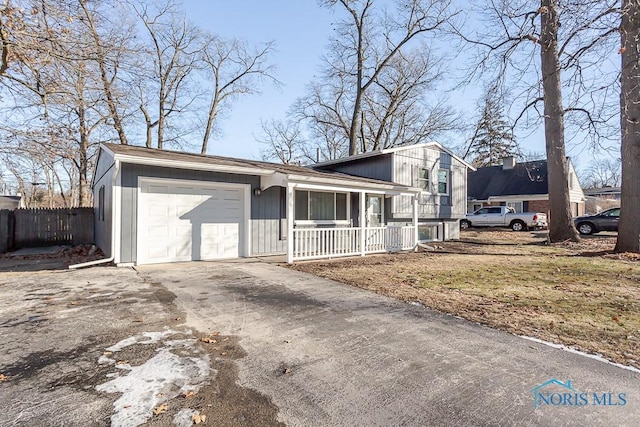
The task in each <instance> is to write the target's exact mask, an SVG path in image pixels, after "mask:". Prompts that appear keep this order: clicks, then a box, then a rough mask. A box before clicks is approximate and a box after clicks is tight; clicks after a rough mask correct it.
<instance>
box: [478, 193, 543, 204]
mask: <svg viewBox="0 0 640 427" xmlns="http://www.w3.org/2000/svg"><path fill="white" fill-rule="evenodd" d="M512 200H514V201H517V202H520V201H523V202H526V201H529V200H549V195H548V194H516V195H513V196H490V197H489V199H488V200H487V202H509V201H512Z"/></svg>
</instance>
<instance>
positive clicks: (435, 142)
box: [425, 141, 477, 172]
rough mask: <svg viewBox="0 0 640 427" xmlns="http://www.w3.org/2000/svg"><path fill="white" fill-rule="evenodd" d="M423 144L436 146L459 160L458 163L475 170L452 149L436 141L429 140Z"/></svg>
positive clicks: (474, 169)
mask: <svg viewBox="0 0 640 427" xmlns="http://www.w3.org/2000/svg"><path fill="white" fill-rule="evenodd" d="M425 145H431V146H434V145H435V146H436V147H438V148H439V149H440V150H442V151H444V152H445V153H447V154H448V155H450V156H451V157H453V158H454V159H456V160H457V161H459V162H460V163H462V164H463V165H465V166H466V167H467V168H468V169H471V170H472V171H474V172H475V171H476V170H477V169H476V168H474V167H473V166H471V165H470V164H469V163H467V162H466V161H464V159H463V158H462V157H460V156H458V155H457V154H455V153H454V152H453V151H451V150H449V149H448V148H447V147H445V146H444V145H442V144H440V143H439V142H438V141H431V142H427V143H426V144H425Z"/></svg>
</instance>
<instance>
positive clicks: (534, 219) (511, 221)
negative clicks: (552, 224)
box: [460, 206, 547, 231]
mask: <svg viewBox="0 0 640 427" xmlns="http://www.w3.org/2000/svg"><path fill="white" fill-rule="evenodd" d="M469 227H509V228H511V229H512V230H513V231H527V230H528V229H530V228H546V227H547V215H546V214H544V213H540V212H522V213H516V211H515V210H514V209H513V208H512V207H509V206H490V207H486V208H481V209H478V210H477V211H475V212H474V213H470V214H467V217H466V219H462V220H460V228H461V229H463V230H465V229H467V228H469Z"/></svg>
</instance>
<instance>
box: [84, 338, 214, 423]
mask: <svg viewBox="0 0 640 427" xmlns="http://www.w3.org/2000/svg"><path fill="white" fill-rule="evenodd" d="M169 332H171V333H175V331H166V332H162V333H148V334H143V336H144V337H146V338H149V339H150V341H140V342H139V343H140V344H149V343H150V342H157V341H158V340H160V339H161V338H162V337H164V336H167V335H170V333H169ZM132 338H134V337H132ZM124 341H126V343H125V344H127V346H128V345H132V344H131V343H130V341H127V340H123V341H121V342H120V343H118V344H116V345H115V346H113V347H117V346H119V345H121V343H123V342H124ZM185 341H187V340H174V341H171V342H170V343H164V344H165V346H164V347H161V348H159V349H158V350H157V351H156V354H155V355H154V356H153V357H152V358H151V359H149V360H147V361H146V362H145V363H143V364H142V365H140V366H131V365H128V364H126V365H117V366H116V367H117V368H121V369H127V370H129V372H128V373H127V374H126V375H124V376H118V377H117V378H113V379H112V380H110V381H108V382H106V383H103V384H100V385H98V386H97V387H96V390H97V391H101V392H105V393H122V395H121V396H120V398H119V399H118V400H116V401H115V402H114V404H113V406H114V414H113V415H112V416H111V425H112V426H113V427H133V426H138V425H140V424H143V423H145V422H146V421H148V420H149V419H150V418H151V417H152V411H153V408H155V407H156V406H158V405H160V404H162V403H163V402H165V401H167V400H170V399H173V398H174V397H176V396H178V395H180V394H183V393H186V392H187V391H194V392H197V391H198V390H199V389H200V387H202V385H204V384H205V383H206V381H207V380H208V377H209V374H210V372H211V369H210V360H209V356H208V355H202V356H200V355H198V356H195V355H194V356H190V357H181V356H178V355H176V354H174V353H173V352H172V351H171V350H173V349H175V348H176V347H185V346H187V345H188V344H187V343H186V342H185ZM191 341H192V342H193V344H195V339H193V340H191ZM137 342H138V341H136V343H137ZM120 348H121V347H120ZM110 351H117V350H110ZM189 421H190V423H189V425H192V423H193V421H192V420H191V418H189Z"/></svg>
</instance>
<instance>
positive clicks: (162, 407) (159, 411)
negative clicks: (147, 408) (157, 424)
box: [153, 403, 169, 415]
mask: <svg viewBox="0 0 640 427" xmlns="http://www.w3.org/2000/svg"><path fill="white" fill-rule="evenodd" d="M168 410H169V405H167V404H166V403H163V404H162V405H160V406H156V407H155V408H153V415H160V414H164V413H165V412H167V411H168Z"/></svg>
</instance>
